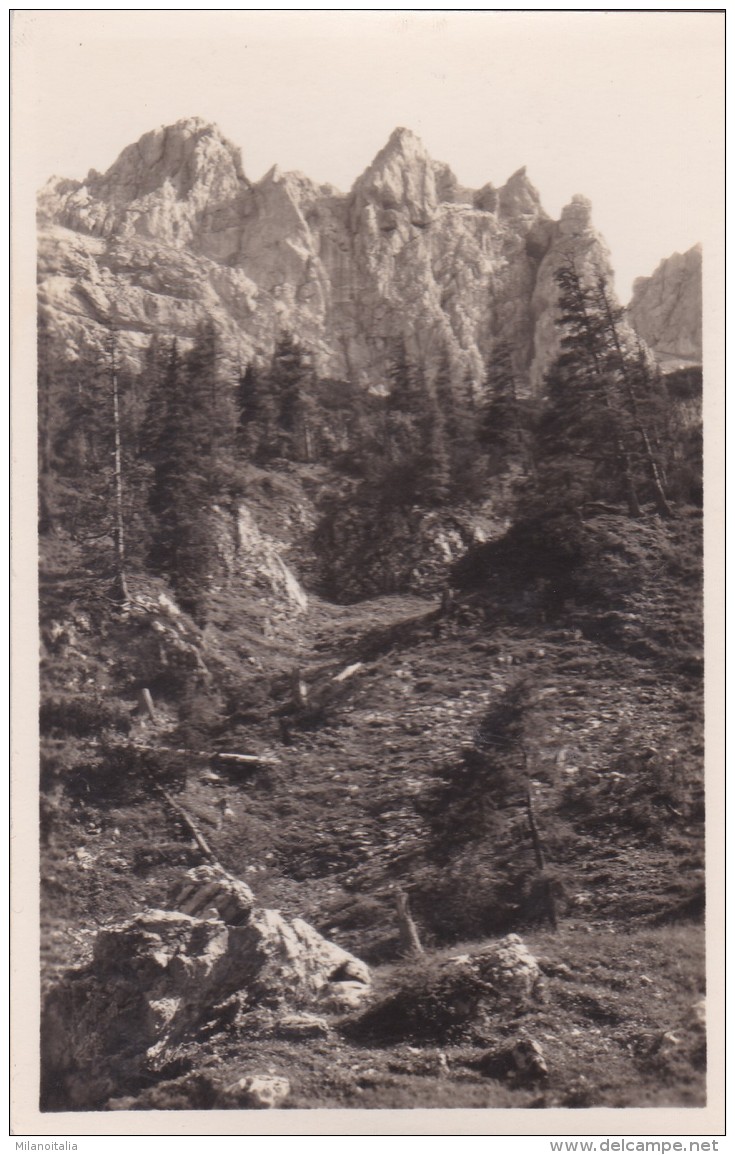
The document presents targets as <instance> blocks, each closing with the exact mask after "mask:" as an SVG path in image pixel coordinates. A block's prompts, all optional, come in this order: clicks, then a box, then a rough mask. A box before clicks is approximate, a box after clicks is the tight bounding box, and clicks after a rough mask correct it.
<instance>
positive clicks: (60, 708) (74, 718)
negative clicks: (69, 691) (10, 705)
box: [39, 695, 130, 738]
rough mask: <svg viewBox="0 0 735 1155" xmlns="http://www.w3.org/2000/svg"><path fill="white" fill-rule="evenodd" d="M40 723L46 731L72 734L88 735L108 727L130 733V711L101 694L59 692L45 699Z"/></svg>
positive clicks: (100, 731) (76, 735)
mask: <svg viewBox="0 0 735 1155" xmlns="http://www.w3.org/2000/svg"><path fill="white" fill-rule="evenodd" d="M39 723H40V728H41V733H42V734H53V733H61V734H70V735H73V736H74V737H76V738H86V737H90V736H95V735H99V734H101V733H102V732H103V731H104V730H117V731H118V732H120V733H123V734H129V733H130V714H129V712H128V710H127V709H126V708H125V707H124V706H122V705H119V704H117V703H113V702H107V701H105V700H104V699H103V698H101V697H99V696H98V695H95V696H90V697H87V696H84V697H82V696H80V695H74V696H72V695H64V696H62V695H55V696H53V697H48V698H45V699H44V700H43V701H42V702H41V707H40V711H39Z"/></svg>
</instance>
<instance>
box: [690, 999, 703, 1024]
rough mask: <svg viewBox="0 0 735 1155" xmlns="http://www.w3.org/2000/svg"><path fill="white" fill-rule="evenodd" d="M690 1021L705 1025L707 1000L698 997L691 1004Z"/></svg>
mask: <svg viewBox="0 0 735 1155" xmlns="http://www.w3.org/2000/svg"><path fill="white" fill-rule="evenodd" d="M691 1017H692V1021H693V1022H694V1023H695V1024H696V1025H697V1026H699V1027H706V1026H707V1000H706V999H699V1001H698V1002H696V1003H692V1005H691Z"/></svg>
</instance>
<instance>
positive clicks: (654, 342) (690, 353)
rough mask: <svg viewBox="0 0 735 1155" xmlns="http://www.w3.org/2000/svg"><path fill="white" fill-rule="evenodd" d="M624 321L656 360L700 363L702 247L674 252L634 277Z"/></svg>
mask: <svg viewBox="0 0 735 1155" xmlns="http://www.w3.org/2000/svg"><path fill="white" fill-rule="evenodd" d="M628 318H629V320H630V323H631V324H632V326H633V328H634V329H635V330H636V332H637V333H638V335H639V336H640V337H642V338H643V340H644V341H645V342H646V344H647V345H649V346H650V347H651V349H653V351H654V352H655V354H656V356H657V357H658V359H659V360H660V361H663V362H667V361H669V362H670V361H676V360H677V359H682V360H687V361H701V360H702V246H701V245H694V246H693V248H691V249H689V250H688V251H687V252H686V253H674V254H673V255H672V256H670V257H667V258H666V259H665V260H663V261H661V263H660V265H659V266H658V268H657V269H656V270H655V272H654V273H652V274H651V276H650V277H638V278H637V280H636V281H635V283H634V285H633V297H632V299H631V302H630V304H629V305H628Z"/></svg>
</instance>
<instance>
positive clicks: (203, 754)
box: [129, 742, 278, 766]
mask: <svg viewBox="0 0 735 1155" xmlns="http://www.w3.org/2000/svg"><path fill="white" fill-rule="evenodd" d="M129 744H130V745H131V746H132V747H133V749H135V750H145V751H146V753H150V754H179V755H181V756H182V757H186V758H207V759H208V760H212V759H214V760H215V761H217V762H237V763H242V764H243V765H246V766H257V765H262V766H276V765H278V759H277V758H276V757H275V756H274V755H273V754H232V753H230V752H229V751H221V750H186V749H185V748H184V747H182V746H151V745H148V744H144V743H143V742H131V743H129Z"/></svg>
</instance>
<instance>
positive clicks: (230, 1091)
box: [217, 1075, 291, 1111]
mask: <svg viewBox="0 0 735 1155" xmlns="http://www.w3.org/2000/svg"><path fill="white" fill-rule="evenodd" d="M290 1091H291V1085H290V1083H289V1081H288V1079H284V1078H282V1077H281V1076H279V1075H246V1076H245V1077H244V1078H242V1079H238V1081H237V1082H236V1083H230V1084H229V1085H228V1086H227V1087H225V1088H224V1089H223V1090H222V1091H220V1093H219V1096H218V1101H217V1106H218V1107H223V1108H224V1109H225V1110H228V1109H229V1110H233V1109H234V1110H237V1109H242V1110H261V1111H262V1110H272V1109H273V1108H275V1107H280V1105H281V1103H283V1101H284V1099H286V1098H287V1097H288V1095H289V1094H290Z"/></svg>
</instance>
